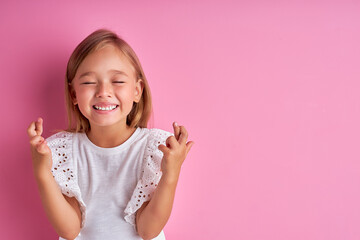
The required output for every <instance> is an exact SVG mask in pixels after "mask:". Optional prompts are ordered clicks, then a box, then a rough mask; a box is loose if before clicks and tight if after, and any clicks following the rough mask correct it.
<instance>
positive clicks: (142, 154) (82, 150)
mask: <svg viewBox="0 0 360 240" xmlns="http://www.w3.org/2000/svg"><path fill="white" fill-rule="evenodd" d="M170 135H172V134H171V133H169V132H166V131H164V130H160V129H147V128H137V129H136V131H135V132H134V133H133V135H132V136H131V137H130V138H129V139H128V140H126V141H125V142H124V143H123V144H121V145H119V146H117V147H114V148H101V147H98V146H96V145H94V144H93V143H92V142H91V141H90V140H89V139H88V138H87V136H86V134H85V133H69V132H60V133H57V134H54V135H53V136H51V137H49V138H48V139H47V142H48V145H49V147H50V149H51V151H52V158H53V168H52V173H53V175H54V178H55V180H56V182H57V183H58V185H59V187H60V189H61V191H62V193H63V194H64V195H67V196H69V197H75V198H76V199H77V200H78V202H79V205H80V210H81V214H82V228H81V231H80V234H79V236H78V237H77V238H76V240H83V239H86V240H92V239H96V240H97V239H105V240H106V239H114V240H116V239H129V240H131V239H141V238H140V236H139V235H138V234H137V232H136V230H135V213H136V211H137V210H138V209H139V208H140V207H141V205H142V204H143V203H144V202H146V201H149V200H150V199H151V197H152V194H153V192H154V190H155V188H156V186H157V184H158V182H159V180H160V178H161V171H160V164H161V159H162V157H163V154H162V152H161V151H160V150H158V146H159V145H160V144H165V141H166V139H167V138H168V137H169V136H170ZM59 239H62V238H59ZM155 239H157V240H162V239H165V236H164V233H163V232H161V233H160V235H159V236H158V237H157V238H155Z"/></svg>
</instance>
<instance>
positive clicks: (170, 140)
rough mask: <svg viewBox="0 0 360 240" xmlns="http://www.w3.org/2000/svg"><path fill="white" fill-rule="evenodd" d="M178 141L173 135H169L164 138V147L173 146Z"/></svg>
mask: <svg viewBox="0 0 360 240" xmlns="http://www.w3.org/2000/svg"><path fill="white" fill-rule="evenodd" d="M178 144H179V143H178V141H177V140H176V138H175V136H170V137H168V138H167V139H166V147H168V148H173V147H175V146H176V145H178Z"/></svg>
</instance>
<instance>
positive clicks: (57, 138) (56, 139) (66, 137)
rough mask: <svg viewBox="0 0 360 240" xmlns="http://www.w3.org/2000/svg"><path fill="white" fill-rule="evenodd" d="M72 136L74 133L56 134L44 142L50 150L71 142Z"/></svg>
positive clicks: (63, 132)
mask: <svg viewBox="0 0 360 240" xmlns="http://www.w3.org/2000/svg"><path fill="white" fill-rule="evenodd" d="M74 134H75V133H71V132H66V131H62V132H58V133H55V134H53V135H51V136H50V137H48V138H47V139H46V142H47V143H48V145H49V147H50V148H51V147H57V146H61V145H63V144H68V143H70V142H71V141H72V138H73V135H74Z"/></svg>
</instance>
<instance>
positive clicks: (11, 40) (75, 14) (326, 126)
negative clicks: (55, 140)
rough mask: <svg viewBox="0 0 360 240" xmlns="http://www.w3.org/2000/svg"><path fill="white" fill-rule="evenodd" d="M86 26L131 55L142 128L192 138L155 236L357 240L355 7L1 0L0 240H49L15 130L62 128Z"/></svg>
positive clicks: (358, 52)
mask: <svg viewBox="0 0 360 240" xmlns="http://www.w3.org/2000/svg"><path fill="white" fill-rule="evenodd" d="M30 2H31V3H30ZM60 2H61V4H60ZM100 27H106V28H109V29H111V30H114V31H116V32H117V33H118V34H120V35H121V36H123V37H124V38H125V39H126V40H127V41H128V42H129V43H130V45H131V46H132V47H133V48H134V50H135V51H136V52H137V54H138V56H139V58H140V60H141V62H142V64H143V68H144V70H145V73H146V75H147V77H148V79H149V82H150V86H151V89H152V93H153V101H154V113H155V117H154V121H153V124H152V125H153V126H154V127H157V128H162V129H165V130H168V131H171V123H172V121H174V120H176V121H178V122H179V123H180V124H183V125H185V126H186V127H187V128H188V131H189V133H190V139H192V140H194V141H195V145H194V147H193V149H192V150H191V152H190V153H189V156H188V159H187V160H186V162H185V163H184V165H183V170H182V173H181V179H180V182H179V184H178V189H177V193H176V200H175V204H174V209H173V213H172V216H171V219H170V221H169V222H168V224H167V226H166V228H165V233H166V235H167V238H168V239H169V240H180V239H247V240H253V239H254V240H258V239H270V240H279V239H280V240H281V239H284V240H285V239H286V240H287V239H292V240H300V239H301V240H303V239H310V240H312V239H314V240H315V239H316V240H320V239H324V240H325V239H326V240H332V239H334V240H335V239H347V240H348V239H351V240H352V239H360V227H359V226H360V204H359V203H360V187H359V183H360V161H359V160H360V147H359V142H360V141H359V140H360V127H359V126H360V124H359V123H360V121H359V120H360V94H359V90H360V81H359V76H360V66H359V63H360V44H359V43H360V3H359V1H342V0H338V1H323V2H320V1H298V2H294V1H293V2H292V3H289V1H230V0H227V1H220V0H218V1H190V0H187V1H178V2H177V3H174V2H170V1H132V2H131V3H130V1H129V2H128V3H122V2H121V1H101V3H100V1H99V2H98V1H24V0H23V1H7V2H6V1H2V2H1V3H0V32H1V38H0V39H1V44H0V72H1V83H2V86H1V94H0V101H1V105H2V107H1V108H2V113H1V118H0V121H1V122H0V124H1V130H0V132H1V140H0V141H1V143H0V148H1V160H0V164H1V165H0V171H1V172H0V189H1V197H0V233H1V237H0V238H1V239H56V234H55V232H54V231H53V229H52V227H51V226H50V224H49V223H48V221H47V219H46V216H45V213H44V211H43V209H42V206H41V203H40V198H39V196H38V190H37V187H36V183H35V180H34V178H33V174H32V166H31V159H30V151H29V144H28V138H27V135H26V128H27V126H28V125H29V123H30V122H31V121H32V120H35V119H36V118H37V117H38V116H42V117H43V118H44V121H45V129H46V132H45V136H49V135H50V134H51V130H53V129H59V128H65V127H66V121H65V120H66V117H65V107H64V97H63V79H64V74H65V67H66V63H67V60H68V58H69V56H70V54H71V52H72V51H73V49H74V48H75V46H76V45H77V44H78V43H79V42H80V41H81V40H82V39H83V38H85V37H86V36H87V35H88V34H90V33H91V32H92V31H94V30H95V29H97V28H100Z"/></svg>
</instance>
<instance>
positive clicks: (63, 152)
mask: <svg viewBox="0 0 360 240" xmlns="http://www.w3.org/2000/svg"><path fill="white" fill-rule="evenodd" d="M72 136H73V135H72V133H69V132H60V133H57V134H54V135H52V136H51V137H49V138H48V139H47V140H46V141H47V142H48V146H49V148H50V149H51V154H52V161H53V165H52V169H51V172H52V174H53V176H54V179H55V181H56V182H57V184H58V186H59V187H60V189H61V192H62V193H63V194H64V195H66V196H68V197H75V198H76V199H77V201H78V202H79V205H80V211H81V217H82V218H81V219H82V220H81V227H83V226H84V224H85V217H86V214H85V213H86V206H85V203H84V202H83V200H82V198H81V192H80V188H79V185H78V181H77V175H76V173H75V169H74V165H73V160H72Z"/></svg>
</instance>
